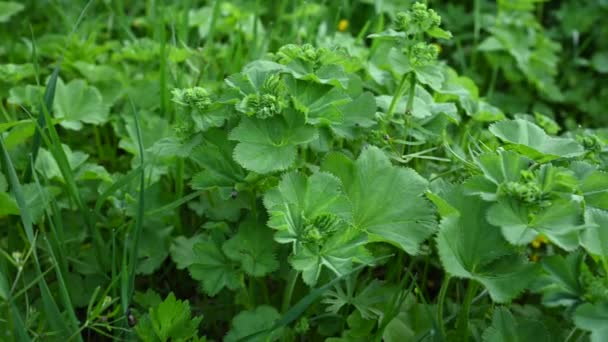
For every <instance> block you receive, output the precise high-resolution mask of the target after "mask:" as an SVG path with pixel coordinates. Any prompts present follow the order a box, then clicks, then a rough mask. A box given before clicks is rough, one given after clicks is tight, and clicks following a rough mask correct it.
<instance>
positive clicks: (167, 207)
mask: <svg viewBox="0 0 608 342" xmlns="http://www.w3.org/2000/svg"><path fill="white" fill-rule="evenodd" d="M204 192H205V191H204V190H199V191H195V192H193V193H191V194H188V195H186V196H184V197H182V198H180V199H178V200H175V201H173V202H171V203H169V204H167V205H163V206H162V207H160V208H156V209H152V210H148V211H146V212H145V213H144V215H145V216H154V215H156V214H159V213H162V212H163V211H169V210H173V209H175V208H177V207H179V206H180V205H182V204H184V203H186V202H188V201H190V200H191V199H193V198H196V197H197V196H200V195H201V194H202V193H204Z"/></svg>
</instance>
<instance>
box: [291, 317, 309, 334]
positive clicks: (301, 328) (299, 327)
mask: <svg viewBox="0 0 608 342" xmlns="http://www.w3.org/2000/svg"><path fill="white" fill-rule="evenodd" d="M294 330H295V332H297V333H298V334H304V333H306V332H307V331H308V330H310V323H309V322H308V318H306V317H302V318H301V319H300V320H298V323H296V326H295V327H294Z"/></svg>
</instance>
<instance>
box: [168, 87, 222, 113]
mask: <svg viewBox="0 0 608 342" xmlns="http://www.w3.org/2000/svg"><path fill="white" fill-rule="evenodd" d="M172 93H173V101H175V102H177V103H180V104H182V105H185V106H189V107H191V108H193V109H197V110H199V111H201V112H202V111H205V110H207V109H209V107H211V105H212V104H213V99H212V98H211V96H210V94H209V92H207V90H205V88H201V87H194V88H186V89H174V90H173V92H172Z"/></svg>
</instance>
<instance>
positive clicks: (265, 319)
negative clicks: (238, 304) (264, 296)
mask: <svg viewBox="0 0 608 342" xmlns="http://www.w3.org/2000/svg"><path fill="white" fill-rule="evenodd" d="M279 318H281V315H280V314H279V312H278V311H277V309H275V308H273V307H272V306H268V305H262V306H258V307H257V308H255V309H253V310H245V311H241V312H240V313H239V314H238V315H236V317H234V318H233V319H232V328H231V329H230V331H228V334H227V335H226V337H225V338H224V341H225V342H237V341H240V340H241V339H243V338H244V337H247V336H249V335H252V334H254V333H256V332H258V331H263V330H266V329H270V328H272V327H273V326H274V323H275V321H277V320H278V319H279ZM282 332H283V329H282V328H281V329H277V330H274V331H272V332H269V333H265V334H260V335H258V336H256V337H255V338H252V339H249V340H248V341H256V342H268V341H276V340H278V339H279V338H280V337H281V335H282Z"/></svg>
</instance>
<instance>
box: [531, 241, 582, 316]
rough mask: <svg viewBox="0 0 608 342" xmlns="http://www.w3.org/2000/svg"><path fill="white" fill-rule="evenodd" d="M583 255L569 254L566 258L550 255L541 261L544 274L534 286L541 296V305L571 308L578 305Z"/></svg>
mask: <svg viewBox="0 0 608 342" xmlns="http://www.w3.org/2000/svg"><path fill="white" fill-rule="evenodd" d="M582 262H583V253H579V252H575V253H570V254H568V255H567V256H566V257H564V256H561V255H551V256H547V257H544V258H543V259H542V262H541V263H542V267H543V270H544V274H543V275H542V276H541V277H539V279H538V283H537V284H536V285H535V287H536V288H537V291H538V292H541V293H542V295H543V299H542V304H543V305H545V306H548V307H555V306H559V305H562V306H571V305H573V304H576V303H579V301H580V297H582V296H583V294H584V289H583V286H582V284H581V282H580V279H579V277H580V274H581V264H582Z"/></svg>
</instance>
